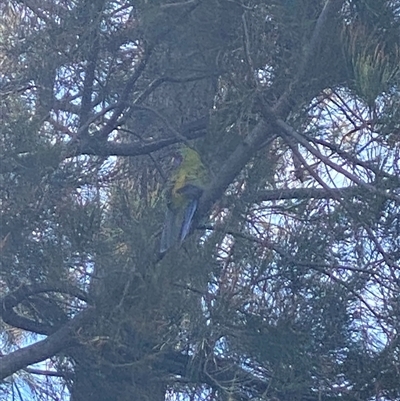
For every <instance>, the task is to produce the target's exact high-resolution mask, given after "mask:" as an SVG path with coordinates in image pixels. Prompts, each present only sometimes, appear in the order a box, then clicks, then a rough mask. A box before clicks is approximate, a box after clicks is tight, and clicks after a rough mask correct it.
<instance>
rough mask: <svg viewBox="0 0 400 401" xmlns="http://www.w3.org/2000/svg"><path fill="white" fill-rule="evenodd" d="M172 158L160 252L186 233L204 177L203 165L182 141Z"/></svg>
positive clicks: (181, 240)
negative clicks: (176, 155)
mask: <svg viewBox="0 0 400 401" xmlns="http://www.w3.org/2000/svg"><path fill="white" fill-rule="evenodd" d="M175 161H177V164H178V166H177V168H176V170H175V171H174V173H173V174H172V176H171V180H170V185H169V189H168V190H167V191H166V192H167V210H166V213H165V222H164V227H163V231H162V234H161V244H160V253H161V254H164V253H165V252H166V251H167V250H168V249H169V248H171V246H173V245H175V244H177V243H179V244H181V243H182V242H183V241H184V239H185V238H186V237H187V235H188V234H189V231H190V228H191V223H192V220H193V216H194V214H195V213H196V210H197V206H198V204H199V199H200V197H201V195H202V194H203V191H204V185H205V182H206V179H207V172H206V168H205V167H204V164H203V163H202V161H201V159H200V155H199V154H198V153H197V152H196V151H195V150H194V149H192V148H189V147H188V146H186V145H183V146H182V147H181V148H180V149H179V153H178V157H177V158H176V159H175Z"/></svg>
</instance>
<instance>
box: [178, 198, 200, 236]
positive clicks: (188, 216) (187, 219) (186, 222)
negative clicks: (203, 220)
mask: <svg viewBox="0 0 400 401" xmlns="http://www.w3.org/2000/svg"><path fill="white" fill-rule="evenodd" d="M198 204H199V200H198V199H191V201H190V202H189V204H188V205H187V207H186V209H185V214H184V215H183V221H182V226H181V233H180V242H183V240H184V239H185V238H186V237H187V235H188V234H189V231H190V226H191V224H192V220H193V216H194V214H195V213H196V210H197V206H198Z"/></svg>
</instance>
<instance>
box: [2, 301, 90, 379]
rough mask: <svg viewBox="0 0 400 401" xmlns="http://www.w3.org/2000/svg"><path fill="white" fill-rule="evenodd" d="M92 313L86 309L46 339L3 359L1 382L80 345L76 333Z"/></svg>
mask: <svg viewBox="0 0 400 401" xmlns="http://www.w3.org/2000/svg"><path fill="white" fill-rule="evenodd" d="M92 312H93V310H92V308H89V309H86V310H84V311H83V312H81V313H79V314H78V315H76V316H75V317H74V318H73V319H71V320H70V321H69V322H68V323H67V324H65V325H64V326H63V327H62V328H61V329H59V330H57V331H56V332H55V333H53V334H52V335H50V336H49V337H47V338H46V339H44V340H42V341H38V342H37V343H35V344H32V345H29V346H27V347H24V348H21V349H19V350H17V351H14V352H12V353H10V354H8V355H5V356H3V357H1V358H0V380H3V379H5V378H6V377H8V376H11V375H12V374H14V373H15V372H17V371H18V370H20V369H23V368H25V367H27V366H29V365H32V364H34V363H37V362H41V361H43V360H45V359H47V358H50V357H52V356H54V355H56V354H57V353H58V352H60V351H61V350H64V349H66V348H68V347H71V346H73V345H75V344H78V339H77V337H76V332H77V331H78V330H79V329H80V328H81V327H82V326H83V325H84V324H86V323H87V322H88V320H89V319H90V317H91V316H92Z"/></svg>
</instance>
